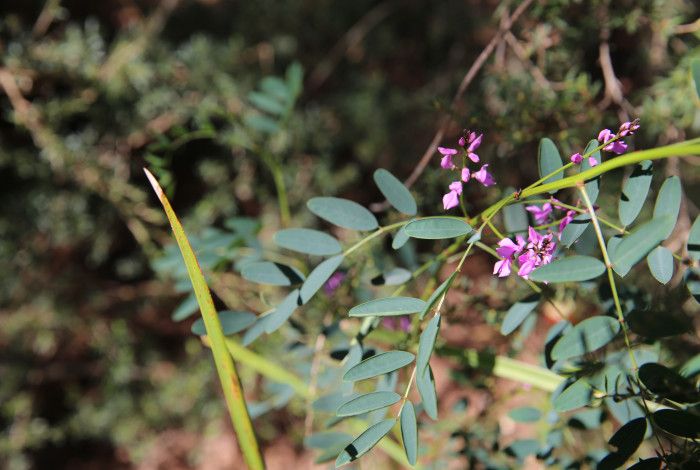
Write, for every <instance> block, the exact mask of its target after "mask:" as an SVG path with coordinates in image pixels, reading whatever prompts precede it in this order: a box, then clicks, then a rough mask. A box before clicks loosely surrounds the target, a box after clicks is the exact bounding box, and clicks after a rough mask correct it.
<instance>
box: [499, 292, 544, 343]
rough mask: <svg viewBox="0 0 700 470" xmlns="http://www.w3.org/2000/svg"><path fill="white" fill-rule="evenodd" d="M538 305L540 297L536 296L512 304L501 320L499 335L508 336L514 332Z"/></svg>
mask: <svg viewBox="0 0 700 470" xmlns="http://www.w3.org/2000/svg"><path fill="white" fill-rule="evenodd" d="M539 303H540V296H539V295H538V294H533V295H531V296H529V297H527V298H526V299H523V300H521V301H520V302H516V303H514V304H513V305H512V306H511V307H510V308H509V309H508V312H507V313H506V316H505V318H503V323H502V324H501V334H502V335H509V334H511V333H512V332H514V331H515V329H516V328H518V327H519V326H520V325H521V324H522V322H523V321H524V320H525V318H526V317H527V316H528V315H529V314H530V312H532V311H533V310H534V309H535V307H537V304H539Z"/></svg>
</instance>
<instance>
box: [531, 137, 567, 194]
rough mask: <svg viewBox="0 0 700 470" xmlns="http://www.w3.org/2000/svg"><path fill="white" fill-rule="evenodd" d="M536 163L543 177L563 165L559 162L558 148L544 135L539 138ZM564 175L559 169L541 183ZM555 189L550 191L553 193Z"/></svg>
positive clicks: (558, 178)
mask: <svg viewBox="0 0 700 470" xmlns="http://www.w3.org/2000/svg"><path fill="white" fill-rule="evenodd" d="M537 165H538V167H539V170H540V178H544V177H545V176H547V175H548V174H550V173H552V172H554V171H556V170H558V169H560V168H561V167H562V166H564V165H563V164H562V162H561V156H560V155H559V150H557V146H556V145H555V144H554V142H553V141H552V139H550V138H548V137H545V138H543V139H542V140H540V147H539V149H538V152H537ZM563 177H564V172H563V171H561V172H559V173H557V174H556V175H554V176H551V177H549V178H547V179H546V180H544V181H543V184H546V183H552V182H554V181H558V180H560V179H562V178H563ZM555 192H556V191H550V193H555Z"/></svg>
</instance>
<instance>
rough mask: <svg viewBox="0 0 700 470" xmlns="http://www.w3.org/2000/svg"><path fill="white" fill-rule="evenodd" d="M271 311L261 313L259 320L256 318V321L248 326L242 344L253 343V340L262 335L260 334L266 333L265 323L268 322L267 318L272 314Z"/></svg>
mask: <svg viewBox="0 0 700 470" xmlns="http://www.w3.org/2000/svg"><path fill="white" fill-rule="evenodd" d="M270 313H272V312H270ZM270 313H267V314H265V315H260V316H259V317H258V318H257V320H255V323H253V325H252V326H251V327H250V328H248V331H246V332H245V334H244V335H243V339H242V340H241V344H243V346H248V345H250V344H252V343H253V341H255V340H256V339H258V338H259V337H260V335H262V334H263V333H265V323H266V322H267V318H268V317H269V316H270Z"/></svg>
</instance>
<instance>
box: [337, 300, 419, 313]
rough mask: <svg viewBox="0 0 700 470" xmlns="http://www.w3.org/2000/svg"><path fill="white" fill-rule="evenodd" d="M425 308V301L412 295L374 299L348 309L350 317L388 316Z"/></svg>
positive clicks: (415, 311) (414, 311)
mask: <svg viewBox="0 0 700 470" xmlns="http://www.w3.org/2000/svg"><path fill="white" fill-rule="evenodd" d="M424 308H425V302H424V301H422V300H420V299H414V298H413V297H387V298H384V299H374V300H370V301H369V302H365V303H363V304H360V305H357V306H355V307H353V308H351V309H350V312H349V315H350V316H351V317H372V316H376V317H389V316H395V315H406V314H409V313H417V312H420V311H421V310H423V309H424Z"/></svg>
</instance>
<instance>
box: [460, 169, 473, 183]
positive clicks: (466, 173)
mask: <svg viewBox="0 0 700 470" xmlns="http://www.w3.org/2000/svg"><path fill="white" fill-rule="evenodd" d="M470 177H471V174H470V173H469V168H466V167H465V168H462V181H464V182H465V183H466V182H468V181H469V178H470Z"/></svg>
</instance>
